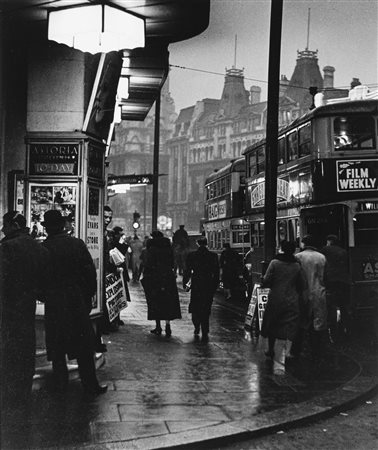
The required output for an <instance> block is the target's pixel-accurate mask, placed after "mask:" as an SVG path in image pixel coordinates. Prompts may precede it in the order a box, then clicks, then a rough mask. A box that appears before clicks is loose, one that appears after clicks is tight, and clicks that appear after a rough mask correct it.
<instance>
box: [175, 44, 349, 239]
mask: <svg viewBox="0 0 378 450" xmlns="http://www.w3.org/2000/svg"><path fill="white" fill-rule="evenodd" d="M334 71H335V69H334V68H333V67H331V66H326V67H324V69H323V76H322V75H321V73H320V69H319V65H318V56H317V51H310V50H308V49H306V50H304V51H301V52H298V55H297V61H296V66H295V69H294V72H293V74H292V76H291V78H290V80H288V79H287V78H286V76H284V75H283V76H281V80H280V103H279V126H280V127H281V126H285V125H288V124H289V123H290V122H292V121H293V120H294V119H296V118H297V117H299V116H300V115H302V114H304V113H305V112H306V111H308V110H309V108H310V107H311V105H312V103H313V96H312V95H311V94H310V92H309V88H310V87H317V89H318V91H322V92H324V95H325V96H326V97H327V98H336V97H341V96H345V95H347V92H348V91H347V90H341V89H335V88H334V86H333V76H334ZM260 97H261V88H260V87H258V86H251V87H250V89H249V91H248V90H246V88H245V85H244V73H243V70H241V69H237V68H236V67H232V68H231V69H228V70H227V69H226V75H225V81H224V87H223V92H222V96H221V98H220V99H208V98H207V99H203V100H200V101H197V102H196V104H195V105H193V106H191V107H188V108H185V109H183V110H181V111H180V113H179V115H178V118H177V120H176V123H175V129H174V133H173V136H172V137H171V139H169V140H168V142H167V143H166V146H167V149H168V154H169V180H168V183H169V193H168V204H167V212H168V214H169V215H170V216H171V217H172V221H173V228H174V229H175V228H177V227H178V226H179V224H185V225H186V228H187V229H188V231H193V232H199V231H201V220H202V218H203V210H204V183H205V179H206V177H207V176H208V175H210V174H211V173H212V172H213V171H214V170H217V169H219V168H221V167H223V166H224V165H225V164H226V163H227V162H229V161H230V160H231V159H235V158H238V157H240V156H241V155H242V154H243V151H244V150H245V149H246V148H247V147H248V146H249V145H251V144H253V143H255V142H258V141H259V140H261V139H263V138H264V137H265V130H266V120H267V102H266V101H261V98H260Z"/></svg>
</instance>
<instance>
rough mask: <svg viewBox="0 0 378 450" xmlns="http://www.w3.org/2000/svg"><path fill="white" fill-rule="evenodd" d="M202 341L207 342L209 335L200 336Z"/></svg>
mask: <svg viewBox="0 0 378 450" xmlns="http://www.w3.org/2000/svg"><path fill="white" fill-rule="evenodd" d="M201 341H202V342H209V335H208V334H203V335H202V338H201Z"/></svg>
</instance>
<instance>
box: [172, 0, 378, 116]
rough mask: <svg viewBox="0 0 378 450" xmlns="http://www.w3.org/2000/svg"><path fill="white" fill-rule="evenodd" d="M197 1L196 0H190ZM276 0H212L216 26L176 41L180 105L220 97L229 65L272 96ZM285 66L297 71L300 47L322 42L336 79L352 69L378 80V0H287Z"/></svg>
mask: <svg viewBox="0 0 378 450" xmlns="http://www.w3.org/2000/svg"><path fill="white" fill-rule="evenodd" d="M188 1H190V0H188ZM270 4H271V1H270V0H211V4H210V23H209V27H208V28H207V29H206V30H205V31H204V32H203V33H202V34H201V35H199V36H197V37H195V38H193V39H189V40H187V41H183V42H178V43H176V44H172V45H170V46H169V51H170V64H171V65H178V66H184V67H187V68H191V69H198V70H203V71H209V72H216V73H217V74H209V73H202V72H197V71H193V70H188V69H180V68H175V67H172V68H171V72H170V92H171V94H172V96H173V98H174V100H175V104H176V110H177V112H179V110H180V109H181V108H185V107H187V106H191V105H193V104H195V102H196V101H197V100H202V99H203V98H207V97H210V98H220V96H221V94H222V89H223V84H224V74H225V68H226V67H227V68H231V67H232V66H233V64H234V58H235V35H237V51H236V67H237V68H244V76H245V87H246V89H249V87H250V86H251V85H257V86H260V87H261V88H262V100H265V99H266V95H267V84H266V81H267V79H268V51H269V31H270V30H269V28H270ZM283 5H284V6H283V24H282V43H281V70H280V73H281V74H284V75H286V76H287V78H288V79H290V77H291V75H292V73H293V70H294V67H295V63H296V58H297V50H304V49H305V48H306V45H307V24H308V9H309V8H310V10H311V11H310V33H309V50H318V58H319V61H318V62H319V67H320V70H321V73H322V75H323V71H322V69H323V67H324V66H327V65H330V66H333V67H335V69H336V71H335V74H334V76H335V80H334V85H335V87H349V85H350V82H351V80H352V78H353V77H356V78H359V79H360V81H361V82H362V83H363V84H368V85H370V86H371V87H373V86H375V88H377V87H378V63H377V54H378V49H377V43H378V1H377V0H283Z"/></svg>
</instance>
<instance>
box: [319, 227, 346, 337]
mask: <svg viewBox="0 0 378 450" xmlns="http://www.w3.org/2000/svg"><path fill="white" fill-rule="evenodd" d="M321 252H322V253H323V255H324V256H325V257H326V260H327V265H326V270H325V275H324V279H325V286H326V289H327V307H328V325H329V330H330V335H331V338H332V340H333V341H335V340H337V339H338V338H339V337H345V336H346V335H348V334H349V333H350V328H351V327H350V324H351V321H350V291H349V285H350V276H349V270H348V253H347V251H346V250H345V249H344V248H342V247H341V246H340V244H339V240H338V238H337V236H335V235H334V234H330V235H328V236H327V245H326V246H325V247H323V248H322V249H321ZM338 309H339V310H340V329H338V324H337V310H338ZM339 332H340V333H341V335H342V336H339Z"/></svg>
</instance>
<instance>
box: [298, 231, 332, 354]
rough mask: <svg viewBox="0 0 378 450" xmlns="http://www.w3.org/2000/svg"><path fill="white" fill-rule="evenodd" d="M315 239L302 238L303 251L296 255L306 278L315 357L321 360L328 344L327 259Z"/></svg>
mask: <svg viewBox="0 0 378 450" xmlns="http://www.w3.org/2000/svg"><path fill="white" fill-rule="evenodd" d="M315 245H316V242H315V238H314V237H313V236H312V235H306V236H304V237H303V238H302V251H301V252H299V253H297V254H296V258H297V259H298V261H299V262H300V263H301V266H302V269H303V271H304V273H305V276H306V281H307V291H306V292H305V294H304V296H305V302H306V304H307V317H308V318H309V321H310V325H309V331H310V338H311V347H312V352H313V357H314V358H315V359H320V358H321V356H322V353H323V352H324V351H325V347H326V343H327V301H326V290H325V285H324V272H325V268H326V258H325V256H324V255H323V254H322V253H320V252H319V251H318V250H317V248H316V247H315ZM294 349H295V353H299V350H300V343H299V342H298V339H297V340H295V342H294Z"/></svg>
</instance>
